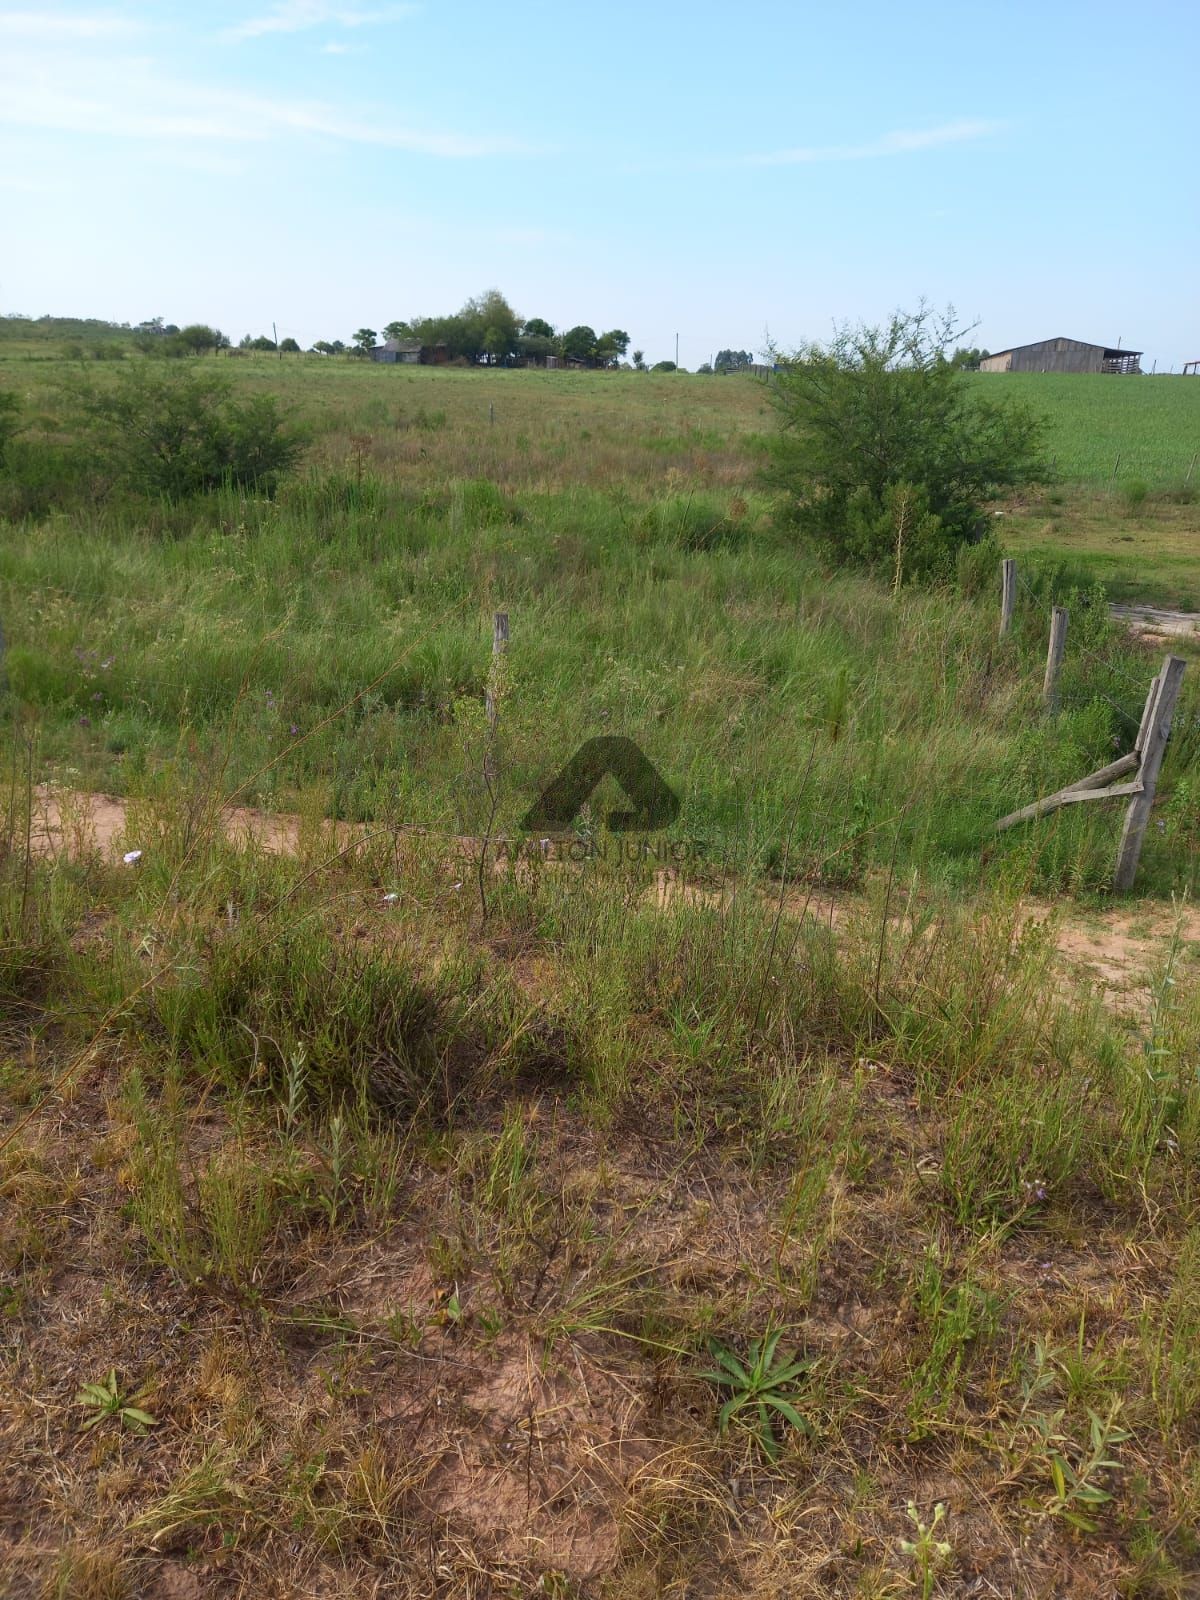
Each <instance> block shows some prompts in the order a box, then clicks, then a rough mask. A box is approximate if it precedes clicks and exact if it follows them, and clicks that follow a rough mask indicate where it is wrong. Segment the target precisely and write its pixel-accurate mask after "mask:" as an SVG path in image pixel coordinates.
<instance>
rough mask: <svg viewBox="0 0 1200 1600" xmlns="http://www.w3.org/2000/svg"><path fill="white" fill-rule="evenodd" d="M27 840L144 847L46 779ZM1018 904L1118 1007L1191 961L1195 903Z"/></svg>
mask: <svg viewBox="0 0 1200 1600" xmlns="http://www.w3.org/2000/svg"><path fill="white" fill-rule="evenodd" d="M221 818H222V822H223V825H224V829H225V834H226V837H227V838H228V839H230V840H231V841H232V842H233V843H235V844H242V845H254V846H256V847H257V848H259V849H262V850H266V851H269V852H270V853H272V854H277V855H295V854H297V853H298V852H299V850H300V841H301V828H302V822H301V818H300V817H298V816H294V815H289V814H286V813H278V814H277V813H272V812H267V811H259V810H256V809H255V808H254V807H251V806H227V807H225V808H224V810H223V811H222V813H221ZM330 827H331V829H332V843H333V844H334V846H335V847H336V848H338V849H344V848H345V847H346V846H347V845H352V844H353V843H354V842H355V841H356V840H360V839H366V837H367V836H368V834H369V829H368V828H367V827H365V826H364V825H363V824H361V823H348V822H338V823H333V824H330ZM459 842H460V843H461V844H462V845H463V846H470V845H473V844H475V843H477V841H475V840H473V839H463V840H461V841H459ZM30 845H31V847H32V849H33V851H34V853H35V854H37V855H40V856H43V857H51V858H52V857H55V856H58V855H59V854H61V853H64V852H65V853H66V854H68V855H72V856H80V855H89V854H98V855H100V856H102V857H104V858H105V859H107V860H109V861H117V860H120V859H121V858H122V857H123V856H126V855H127V853H132V852H135V851H144V849H145V848H146V847H148V845H149V841H148V840H146V841H143V840H139V839H138V838H136V837H134V834H133V832H131V831H130V827H129V813H128V810H127V806H126V802H125V801H124V800H122V799H119V798H118V797H116V796H114V795H108V794H84V793H80V792H78V791H73V790H64V789H58V788H55V787H52V786H49V785H46V786H42V787H39V788H38V789H36V790H35V791H34V807H33V818H32V828H31V833H30ZM134 864H135V862H132V861H131V862H130V865H134ZM652 893H653V896H654V899H655V901H656V903H657V904H659V905H661V906H666V905H669V904H671V903H673V902H674V901H676V900H677V899H679V898H681V897H682V898H685V899H687V900H689V901H691V902H693V903H697V904H701V903H702V904H707V905H719V904H721V903H722V901H723V899H724V898H726V897H727V896H725V895H723V894H722V893H721V892H720V891H718V890H714V889H707V888H701V887H698V886H696V885H692V884H688V883H686V882H683V881H681V880H679V879H676V878H675V877H674V876H670V877H668V876H667V875H662V876H661V877H660V879H659V880H658V881H657V882H656V884H655V887H654V889H653V891H652ZM768 898H771V896H768ZM860 903H861V901H860V899H859V897H857V896H854V895H852V894H846V893H839V892H831V891H830V890H827V889H823V890H816V891H813V892H811V893H810V892H807V891H805V890H789V891H788V895H787V900H786V902H785V910H786V911H788V912H789V913H794V914H796V915H800V914H804V915H809V916H812V917H814V918H816V919H818V920H819V921H822V922H827V923H828V924H829V925H830V926H831V927H836V926H837V925H838V924H839V923H841V922H843V921H844V920H845V918H846V916H847V914H849V913H851V912H852V911H853V909H854V907H855V906H856V905H857V904H860ZM1026 910H1027V912H1028V917H1029V920H1030V921H1039V922H1042V921H1044V922H1049V923H1051V924H1052V926H1053V929H1054V939H1055V943H1056V945H1057V947H1058V950H1059V953H1060V955H1061V957H1062V960H1063V966H1064V969H1065V971H1066V972H1067V973H1068V974H1069V975H1070V976H1071V977H1073V978H1077V979H1081V980H1083V981H1084V982H1087V983H1090V984H1095V985H1098V986H1099V987H1100V988H1101V989H1102V990H1103V991H1104V993H1105V996H1106V998H1107V999H1108V1000H1109V1002H1110V1003H1111V1004H1113V1005H1114V1006H1115V1007H1117V1008H1118V1009H1124V1008H1126V1007H1128V1008H1129V1009H1133V1010H1138V1011H1142V1010H1144V1008H1145V1006H1146V1004H1147V1002H1148V1000H1149V997H1150V994H1151V992H1152V990H1153V987H1154V986H1155V984H1156V983H1157V982H1158V980H1159V977H1160V976H1161V973H1162V971H1163V967H1164V962H1165V960H1166V957H1167V953H1168V951H1169V950H1170V947H1171V945H1172V942H1173V940H1175V939H1176V938H1178V939H1179V940H1180V941H1181V944H1182V946H1183V952H1182V968H1181V970H1183V971H1192V972H1194V971H1196V970H1197V967H1198V965H1200V960H1198V958H1200V908H1196V907H1191V906H1183V907H1180V908H1176V907H1174V906H1172V905H1168V904H1165V903H1163V902H1162V901H1154V900H1147V901H1142V902H1138V903H1136V904H1134V905H1132V906H1131V905H1129V904H1123V905H1121V906H1119V907H1113V908H1111V909H1104V910H1096V911H1088V910H1084V909H1081V908H1080V907H1078V906H1075V905H1073V904H1072V905H1070V906H1069V907H1067V908H1064V906H1063V905H1062V904H1061V903H1055V904H1052V903H1050V902H1047V901H1038V900H1030V901H1028V902H1027V905H1026Z"/></svg>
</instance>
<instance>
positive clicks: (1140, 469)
mask: <svg viewBox="0 0 1200 1600" xmlns="http://www.w3.org/2000/svg"><path fill="white" fill-rule="evenodd" d="M974 381H975V382H976V383H978V384H979V385H980V387H981V389H982V390H983V391H985V392H987V393H989V394H992V395H997V394H999V395H1015V396H1017V397H1019V398H1020V399H1021V400H1024V401H1025V402H1026V403H1027V404H1028V405H1029V406H1031V407H1032V408H1033V409H1034V410H1036V411H1038V412H1039V413H1041V414H1042V415H1044V416H1045V417H1046V418H1047V419H1048V421H1049V423H1050V432H1049V451H1050V455H1051V458H1052V459H1053V461H1054V463H1055V465H1056V468H1057V471H1058V473H1059V474H1060V476H1061V477H1062V478H1063V479H1064V480H1065V481H1067V482H1070V483H1076V482H1077V483H1085V484H1090V485H1105V486H1107V484H1108V483H1109V482H1110V481H1111V480H1112V479H1113V477H1114V473H1115V479H1116V484H1117V486H1118V488H1119V487H1120V486H1122V485H1126V486H1127V485H1129V484H1130V483H1139V482H1140V483H1144V484H1145V485H1146V486H1147V487H1149V488H1152V489H1153V488H1160V487H1166V486H1172V485H1177V484H1182V483H1183V481H1184V479H1185V478H1186V477H1187V474H1188V468H1189V467H1192V466H1193V462H1195V461H1196V456H1197V452H1198V451H1200V382H1198V381H1196V380H1195V379H1193V378H1181V377H1178V376H1175V377H1172V376H1170V375H1166V376H1162V377H1158V376H1153V377H1152V376H1150V375H1149V374H1146V375H1144V376H1142V377H1140V378H1128V379H1126V378H1114V377H1110V376H1107V375H1103V376H1097V375H1077V374H1071V373H1056V372H1046V373H1034V372H1003V373H1001V372H991V373H984V372H981V373H979V374H978V376H977V377H976V378H975V380H974ZM1197 470H1200V464H1198V466H1197V468H1194V469H1193V471H1192V475H1191V481H1192V482H1193V483H1197V476H1196V471H1197Z"/></svg>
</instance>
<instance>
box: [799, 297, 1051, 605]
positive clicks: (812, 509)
mask: <svg viewBox="0 0 1200 1600" xmlns="http://www.w3.org/2000/svg"><path fill="white" fill-rule="evenodd" d="M954 333H955V330H954V328H953V322H952V314H950V313H948V314H947V315H946V316H944V317H941V318H935V317H934V316H933V315H932V314H931V313H930V312H929V311H928V310H927V309H926V308H925V307H922V308H921V309H920V310H919V311H917V312H915V313H912V314H909V313H905V312H897V313H896V314H895V315H894V316H893V317H892V319H891V321H890V322H889V323H888V324H887V326H886V327H883V328H877V327H865V326H859V327H854V328H850V327H844V328H841V329H839V330H838V332H837V333H836V335H835V337H834V339H833V341H832V343H831V344H829V345H828V346H827V347H821V346H817V345H810V346H807V347H806V348H804V349H802V350H800V351H799V352H797V354H796V355H795V356H793V357H792V358H791V359H790V360H789V361H786V362H784V363H783V366H782V369H781V371H780V372H779V375H778V378H777V381H776V382H775V383H774V384H773V385H772V387H771V390H770V394H771V398H772V401H773V403H774V405H775V408H776V411H777V412H778V420H779V429H778V432H777V434H776V437H775V438H774V440H773V441H772V442H771V445H770V462H769V466H768V469H767V475H768V478H769V481H770V482H772V483H773V484H774V485H775V486H777V487H780V488H783V489H784V490H786V491H787V494H788V496H789V518H790V520H791V521H792V523H793V524H794V525H795V526H796V527H797V528H798V529H799V530H800V532H801V534H802V535H803V536H804V537H805V538H806V539H807V540H808V541H810V542H811V543H813V544H815V545H816V546H818V547H819V548H821V549H822V550H823V551H824V552H825V554H826V555H828V556H830V557H832V558H833V559H834V560H835V561H837V562H839V563H842V564H845V565H848V566H861V567H876V568H879V569H881V570H882V571H884V572H886V573H887V575H888V576H892V577H896V576H899V577H900V578H902V579H911V578H916V577H929V576H944V575H946V574H948V573H950V572H952V571H953V569H954V563H955V557H956V552H957V550H958V548H959V547H960V546H961V545H962V544H964V543H973V542H974V541H975V540H977V539H979V538H982V537H983V534H984V532H985V530H986V527H987V518H986V514H985V509H984V508H985V506H986V504H987V502H988V500H989V499H991V498H992V497H993V496H994V495H995V494H996V493H997V492H998V491H999V490H1001V489H1003V488H1008V487H1013V486H1015V485H1018V484H1023V483H1027V482H1029V481H1031V480H1032V479H1034V478H1036V477H1037V476H1038V475H1039V474H1040V473H1041V471H1042V470H1043V468H1042V460H1041V449H1040V447H1041V437H1042V428H1043V424H1042V423H1041V421H1040V420H1039V419H1037V418H1035V417H1034V416H1033V414H1032V413H1031V412H1029V411H1028V410H1027V409H1026V408H1024V407H1022V406H1019V405H1016V404H1013V403H1012V402H1008V403H997V402H994V401H991V400H988V399H986V398H984V397H982V396H981V395H980V394H979V393H978V390H977V389H976V388H975V387H973V386H972V385H971V382H970V380H969V379H967V378H965V377H964V376H963V374H962V372H961V370H960V369H959V368H958V367H956V366H955V365H954V364H953V362H952V361H951V360H948V359H947V356H946V350H947V347H948V346H949V345H950V344H951V342H952V340H953V338H954Z"/></svg>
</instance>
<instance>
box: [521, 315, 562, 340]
mask: <svg viewBox="0 0 1200 1600" xmlns="http://www.w3.org/2000/svg"><path fill="white" fill-rule="evenodd" d="M521 332H522V333H523V334H524V335H525V337H526V338H531V339H553V337H554V329H553V328H552V327H551V326H550V324H549V323H548V322H547V321H546V320H545V318H544V317H530V319H529V321H528V322H527V323H526V324H525V326H524V327H523V328H522V329H521Z"/></svg>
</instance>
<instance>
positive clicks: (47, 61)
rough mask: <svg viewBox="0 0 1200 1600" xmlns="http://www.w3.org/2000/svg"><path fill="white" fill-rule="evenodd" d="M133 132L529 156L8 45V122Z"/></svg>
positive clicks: (2, 66)
mask: <svg viewBox="0 0 1200 1600" xmlns="http://www.w3.org/2000/svg"><path fill="white" fill-rule="evenodd" d="M2 124H7V125H9V126H11V127H18V128H37V129H44V130H54V131H56V132H62V133H75V134H84V135H89V136H94V135H101V136H111V137H117V138H126V139H135V140H164V139H170V140H177V141H201V142H204V141H207V142H210V143H222V142H228V143H236V144H247V143H254V142H262V141H267V140H272V139H280V138H285V137H288V136H313V137H322V138H327V139H334V140H337V141H339V142H344V143H348V144H367V145H379V146H383V147H386V148H388V149H393V150H409V151H412V152H414V153H416V154H421V155H429V156H440V157H444V158H447V159H466V158H470V157H480V156H496V155H527V154H531V153H532V152H531V150H530V147H529V146H527V145H524V144H522V143H521V142H520V141H518V140H515V139H510V138H507V137H505V136H503V135H495V134H461V133H448V132H441V131H437V130H429V129H422V128H412V127H406V126H404V125H403V124H399V123H397V122H395V121H394V120H392V118H391V117H390V115H389V114H388V113H386V112H380V114H379V115H378V116H377V117H373V116H371V115H370V114H369V113H364V112H363V111H362V110H361V109H360V110H356V111H355V112H353V113H347V112H343V111H341V110H339V109H338V108H337V107H336V106H332V105H329V104H326V103H324V102H322V101H297V100H282V99H275V98H273V97H270V96H266V95H255V94H246V93H241V92H238V91H234V90H226V89H220V88H215V87H209V86H206V85H201V84H192V83H187V82H184V81H182V80H179V79H172V78H170V77H168V76H167V75H166V74H164V73H163V72H162V71H161V70H160V69H159V68H158V67H157V66H156V65H155V64H154V63H153V62H151V61H148V60H144V59H121V60H117V59H109V60H107V61H106V62H105V66H104V70H103V71H102V72H99V71H97V70H96V68H95V63H94V62H92V61H90V60H89V59H84V58H80V59H76V60H72V59H70V58H69V57H63V56H61V55H59V54H58V53H55V54H53V55H44V56H39V55H37V54H35V53H25V54H24V55H20V54H18V53H17V52H11V51H10V52H7V53H3V52H0V125H2Z"/></svg>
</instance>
